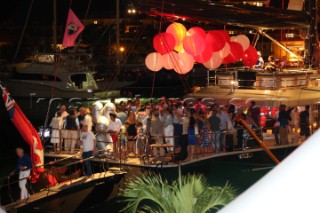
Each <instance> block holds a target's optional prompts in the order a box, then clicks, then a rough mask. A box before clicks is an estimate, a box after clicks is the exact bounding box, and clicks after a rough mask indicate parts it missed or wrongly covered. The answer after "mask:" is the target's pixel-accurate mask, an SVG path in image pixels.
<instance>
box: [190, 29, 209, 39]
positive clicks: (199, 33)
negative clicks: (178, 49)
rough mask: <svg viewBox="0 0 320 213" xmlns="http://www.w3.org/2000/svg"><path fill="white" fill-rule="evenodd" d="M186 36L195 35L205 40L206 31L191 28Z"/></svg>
mask: <svg viewBox="0 0 320 213" xmlns="http://www.w3.org/2000/svg"><path fill="white" fill-rule="evenodd" d="M187 34H190V35H194V34H197V35H199V36H201V37H202V38H204V39H206V37H207V33H206V31H204V29H202V28H201V27H191V28H190V29H189V30H188V32H187Z"/></svg>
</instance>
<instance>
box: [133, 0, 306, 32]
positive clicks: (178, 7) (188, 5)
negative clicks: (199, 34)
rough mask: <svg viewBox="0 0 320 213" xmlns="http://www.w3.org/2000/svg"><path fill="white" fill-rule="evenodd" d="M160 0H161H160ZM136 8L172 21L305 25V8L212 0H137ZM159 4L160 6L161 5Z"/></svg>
mask: <svg viewBox="0 0 320 213" xmlns="http://www.w3.org/2000/svg"><path fill="white" fill-rule="evenodd" d="M163 3H164V4H163ZM136 4H137V6H138V7H139V11H141V12H143V13H146V14H148V15H151V16H163V17H164V18H166V19H170V20H172V21H186V22H193V23H201V22H207V24H223V25H225V24H226V25H233V26H240V27H250V28H255V29H256V28H259V29H282V28H283V29H288V28H295V29H299V28H308V27H309V25H310V21H309V20H310V17H309V15H308V14H307V13H306V12H305V11H293V10H282V9H278V8H269V7H256V6H250V5H243V4H234V3H231V2H221V1H212V0H171V1H163V0H137V1H136ZM162 6H164V7H163V8H162Z"/></svg>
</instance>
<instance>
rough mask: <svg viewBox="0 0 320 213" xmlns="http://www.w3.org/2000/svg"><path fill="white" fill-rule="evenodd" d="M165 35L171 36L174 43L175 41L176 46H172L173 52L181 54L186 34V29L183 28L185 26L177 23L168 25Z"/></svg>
mask: <svg viewBox="0 0 320 213" xmlns="http://www.w3.org/2000/svg"><path fill="white" fill-rule="evenodd" d="M166 32H167V33H170V34H172V35H173V37H174V39H175V41H176V45H175V46H174V50H175V51H177V52H183V51H184V49H183V42H182V41H183V39H184V38H185V37H186V34H187V29H186V28H185V26H183V24H180V23H177V22H173V23H172V24H170V25H169V26H168V27H167V29H166Z"/></svg>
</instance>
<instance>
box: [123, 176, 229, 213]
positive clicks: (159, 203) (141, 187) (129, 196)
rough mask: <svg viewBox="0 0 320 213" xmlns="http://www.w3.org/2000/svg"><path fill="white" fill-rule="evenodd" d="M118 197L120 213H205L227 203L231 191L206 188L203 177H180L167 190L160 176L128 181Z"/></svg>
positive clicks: (221, 188) (216, 187) (220, 188)
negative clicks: (123, 206) (123, 203)
mask: <svg viewBox="0 0 320 213" xmlns="http://www.w3.org/2000/svg"><path fill="white" fill-rule="evenodd" d="M120 195H121V196H123V197H125V199H124V201H125V202H127V205H126V207H125V208H124V209H123V210H122V212H137V211H139V212H151V213H160V212H164V213H181V212H183V213H205V212H207V211H209V210H210V209H219V207H221V206H224V205H226V204H227V203H229V202H230V201H231V200H232V199H234V197H235V190H234V189H233V188H232V187H231V185H229V183H227V184H226V185H225V186H224V187H218V186H215V187H209V186H208V184H207V182H206V180H205V178H204V176H203V175H196V174H193V175H187V176H183V177H180V178H179V179H178V180H176V181H174V182H173V183H172V186H170V185H169V183H168V182H167V180H164V179H163V178H162V177H161V176H160V175H158V174H154V173H149V174H142V175H141V176H140V177H135V178H134V179H132V180H131V181H129V182H128V184H127V185H126V188H125V189H123V190H121V194H120ZM143 201H149V202H148V203H144V202H143ZM150 203H152V204H150ZM139 207H140V208H139Z"/></svg>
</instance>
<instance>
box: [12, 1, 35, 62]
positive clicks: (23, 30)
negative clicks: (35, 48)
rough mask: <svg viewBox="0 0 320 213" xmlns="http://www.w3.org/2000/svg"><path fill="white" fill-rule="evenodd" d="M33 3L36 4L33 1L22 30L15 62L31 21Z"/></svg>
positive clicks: (14, 58)
mask: <svg viewBox="0 0 320 213" xmlns="http://www.w3.org/2000/svg"><path fill="white" fill-rule="evenodd" d="M33 2H34V0H31V3H30V7H29V10H28V14H27V18H26V21H25V22H24V26H23V29H22V33H21V36H20V39H19V43H18V46H17V49H16V52H15V53H14V57H13V62H15V61H16V58H17V55H18V52H19V50H20V46H21V43H22V39H23V36H24V33H25V31H26V28H27V25H28V21H29V18H30V14H31V10H32V6H33Z"/></svg>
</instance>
